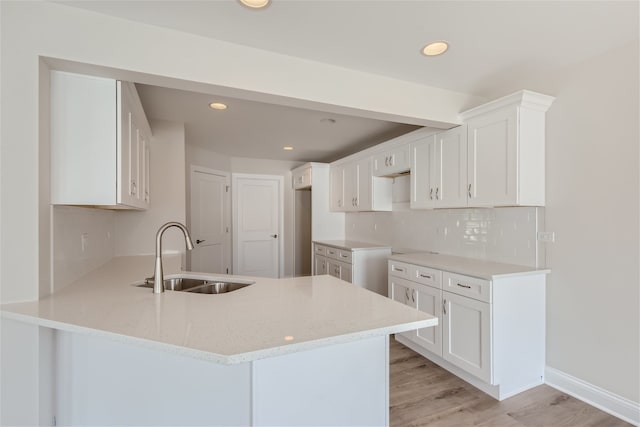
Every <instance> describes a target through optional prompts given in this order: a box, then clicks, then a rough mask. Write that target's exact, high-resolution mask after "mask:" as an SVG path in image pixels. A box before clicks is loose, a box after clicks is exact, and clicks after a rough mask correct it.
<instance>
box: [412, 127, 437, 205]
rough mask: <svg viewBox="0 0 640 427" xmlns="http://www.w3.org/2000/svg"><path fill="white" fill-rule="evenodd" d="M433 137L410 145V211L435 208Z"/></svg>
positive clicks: (434, 146)
mask: <svg viewBox="0 0 640 427" xmlns="http://www.w3.org/2000/svg"><path fill="white" fill-rule="evenodd" d="M435 148H436V144H435V136H429V137H427V138H424V139H421V140H420V141H416V142H414V143H413V144H411V183H410V185H411V198H410V199H409V205H410V207H411V208H412V209H428V208H433V207H434V206H435V198H434V193H435V170H434V168H435V154H436V153H435Z"/></svg>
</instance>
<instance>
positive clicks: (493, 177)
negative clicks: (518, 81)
mask: <svg viewBox="0 0 640 427" xmlns="http://www.w3.org/2000/svg"><path fill="white" fill-rule="evenodd" d="M553 100H554V98H553V97H550V96H546V95H542V94H538V93H534V92H530V91H520V92H517V93H515V94H513V95H509V96H506V97H504V98H500V99H498V100H496V101H493V102H489V103H487V104H484V105H481V106H479V107H476V108H474V109H471V110H469V111H466V112H464V113H461V114H460V117H461V118H462V119H463V120H465V122H466V124H467V151H468V161H467V175H468V184H467V193H468V205H469V206H544V204H545V113H546V111H547V109H548V108H549V107H550V106H551V103H552V102H553Z"/></svg>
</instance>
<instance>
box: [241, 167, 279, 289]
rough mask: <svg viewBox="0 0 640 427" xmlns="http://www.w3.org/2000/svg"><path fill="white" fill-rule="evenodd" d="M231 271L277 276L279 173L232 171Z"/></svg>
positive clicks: (259, 275) (248, 274)
mask: <svg viewBox="0 0 640 427" xmlns="http://www.w3.org/2000/svg"><path fill="white" fill-rule="evenodd" d="M232 177H233V220H234V221H233V272H234V274H240V275H247V276H258V277H280V272H281V271H282V270H283V268H282V266H281V263H282V261H283V259H282V248H283V246H282V236H281V230H282V228H283V225H282V215H283V206H282V203H283V199H282V194H283V191H284V187H283V182H284V181H283V177H282V176H274V175H245V174H233V175H232Z"/></svg>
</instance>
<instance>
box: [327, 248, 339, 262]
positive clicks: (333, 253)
mask: <svg viewBox="0 0 640 427" xmlns="http://www.w3.org/2000/svg"><path fill="white" fill-rule="evenodd" d="M326 251H327V256H328V257H329V258H333V259H339V256H338V253H339V252H340V250H339V249H336V248H331V247H327V248H326Z"/></svg>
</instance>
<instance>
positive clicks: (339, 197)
mask: <svg viewBox="0 0 640 427" xmlns="http://www.w3.org/2000/svg"><path fill="white" fill-rule="evenodd" d="M329 182H330V185H329V187H330V191H329V198H330V200H329V207H330V209H331V210H332V211H334V212H344V209H345V206H344V167H343V166H341V165H331V168H330V170H329Z"/></svg>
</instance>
